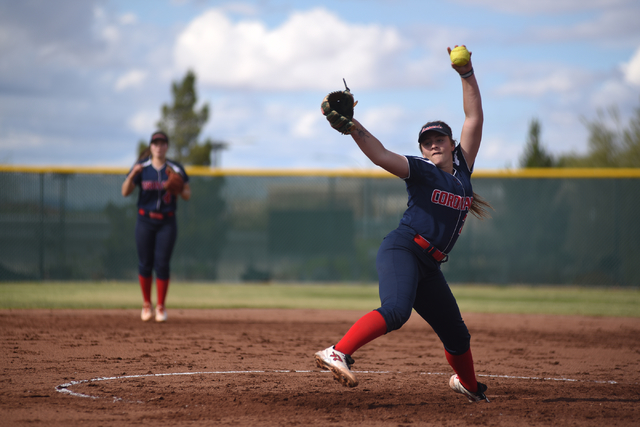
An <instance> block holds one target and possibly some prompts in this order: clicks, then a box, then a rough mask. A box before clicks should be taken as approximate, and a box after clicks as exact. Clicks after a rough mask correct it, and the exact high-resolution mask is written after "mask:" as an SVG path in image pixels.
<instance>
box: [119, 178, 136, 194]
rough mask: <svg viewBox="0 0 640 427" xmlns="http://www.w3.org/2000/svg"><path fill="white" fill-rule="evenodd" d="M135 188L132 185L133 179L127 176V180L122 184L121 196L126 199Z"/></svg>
mask: <svg viewBox="0 0 640 427" xmlns="http://www.w3.org/2000/svg"><path fill="white" fill-rule="evenodd" d="M135 188H136V185H135V184H134V183H133V177H132V176H131V175H129V176H127V178H126V179H125V180H124V182H123V183H122V195H123V196H124V197H127V196H128V195H129V194H131V193H133V190H134V189H135Z"/></svg>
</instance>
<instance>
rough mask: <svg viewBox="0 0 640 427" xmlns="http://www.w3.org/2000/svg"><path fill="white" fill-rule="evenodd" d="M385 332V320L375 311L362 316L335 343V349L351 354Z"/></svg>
mask: <svg viewBox="0 0 640 427" xmlns="http://www.w3.org/2000/svg"><path fill="white" fill-rule="evenodd" d="M386 333H387V322H385V320H384V317H382V314H380V313H379V312H377V311H375V310H374V311H372V312H369V313H367V314H365V315H364V316H362V317H361V318H360V319H358V321H357V322H356V323H354V324H353V326H352V327H351V329H349V331H348V332H347V333H346V334H345V336H344V337H342V339H341V340H340V341H339V342H338V344H336V345H335V349H336V350H338V351H340V352H342V353H344V354H349V355H350V354H353V353H354V352H355V351H356V350H357V349H359V348H360V347H362V346H363V345H365V344H366V343H368V342H370V341H373V340H374V339H376V338H378V337H380V336H382V335H384V334H386Z"/></svg>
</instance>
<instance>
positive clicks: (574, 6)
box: [456, 0, 635, 15]
mask: <svg viewBox="0 0 640 427" xmlns="http://www.w3.org/2000/svg"><path fill="white" fill-rule="evenodd" d="M456 2H457V3H460V4H466V5H469V6H474V7H487V8H489V9H493V10H497V11H500V12H506V13H513V14H520V15H528V14H538V13H540V14H543V13H566V12H580V11H585V10H593V9H599V8H609V7H615V6H626V5H634V2H635V0H535V1H512V0H457V1H456Z"/></svg>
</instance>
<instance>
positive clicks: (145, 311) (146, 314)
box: [140, 304, 153, 322]
mask: <svg viewBox="0 0 640 427" xmlns="http://www.w3.org/2000/svg"><path fill="white" fill-rule="evenodd" d="M152 317H153V311H152V310H151V304H149V305H147V304H145V305H143V306H142V313H140V318H141V319H142V321H143V322H148V321H149V320H151V318H152Z"/></svg>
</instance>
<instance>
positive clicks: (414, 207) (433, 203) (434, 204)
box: [400, 145, 473, 253]
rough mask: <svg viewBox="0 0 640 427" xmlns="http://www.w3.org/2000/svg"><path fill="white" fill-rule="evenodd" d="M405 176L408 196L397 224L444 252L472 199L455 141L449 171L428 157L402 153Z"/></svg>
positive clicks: (464, 164)
mask: <svg viewBox="0 0 640 427" xmlns="http://www.w3.org/2000/svg"><path fill="white" fill-rule="evenodd" d="M406 158H407V160H408V161H409V177H408V178H406V179H405V183H406V186H407V193H408V194H409V200H408V202H407V210H406V211H405V212H404V215H403V216H402V219H401V220H400V224H404V225H407V226H409V227H411V228H412V229H413V230H415V232H416V233H418V234H420V235H421V236H422V237H424V238H425V239H427V240H428V241H429V242H430V243H431V244H433V245H434V246H435V247H436V248H438V249H439V250H440V251H442V252H444V253H449V251H451V249H452V248H453V245H454V244H455V243H456V240H458V236H459V235H460V232H461V231H462V226H463V225H464V221H465V219H466V217H467V214H468V212H469V206H471V202H472V201H473V190H472V188H471V173H472V170H470V169H469V166H467V162H466V160H465V158H464V156H463V155H462V149H461V148H460V145H458V146H457V147H456V148H455V149H454V150H453V169H454V172H453V175H452V174H449V173H447V172H445V171H443V170H440V169H439V168H438V167H437V166H436V165H435V164H433V163H432V162H431V161H429V160H427V159H425V158H423V157H417V156H406Z"/></svg>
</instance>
